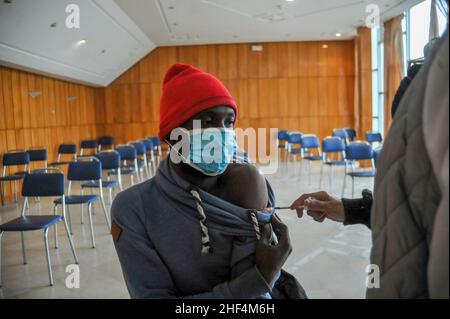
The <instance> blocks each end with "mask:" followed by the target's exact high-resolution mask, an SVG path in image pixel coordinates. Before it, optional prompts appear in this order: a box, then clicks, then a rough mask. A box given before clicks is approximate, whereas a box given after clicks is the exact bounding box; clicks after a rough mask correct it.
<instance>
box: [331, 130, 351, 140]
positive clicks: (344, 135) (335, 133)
mask: <svg viewBox="0 0 450 319" xmlns="http://www.w3.org/2000/svg"><path fill="white" fill-rule="evenodd" d="M332 135H333V136H336V137H339V138H341V139H342V140H343V141H344V142H345V144H348V142H349V136H348V133H347V131H346V130H345V129H341V128H335V129H334V130H333V134H332Z"/></svg>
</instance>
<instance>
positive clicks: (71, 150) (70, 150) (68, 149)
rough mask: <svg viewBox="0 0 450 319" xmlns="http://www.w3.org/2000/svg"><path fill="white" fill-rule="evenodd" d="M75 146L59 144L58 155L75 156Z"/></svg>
mask: <svg viewBox="0 0 450 319" xmlns="http://www.w3.org/2000/svg"><path fill="white" fill-rule="evenodd" d="M76 153H77V145H76V144H61V145H59V148H58V154H76Z"/></svg>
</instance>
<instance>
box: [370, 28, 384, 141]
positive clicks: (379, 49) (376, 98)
mask: <svg viewBox="0 0 450 319" xmlns="http://www.w3.org/2000/svg"><path fill="white" fill-rule="evenodd" d="M383 56H384V45H383V29H382V26H380V27H376V28H373V29H372V131H375V132H380V133H381V134H383V133H384V61H383V60H384V59H383Z"/></svg>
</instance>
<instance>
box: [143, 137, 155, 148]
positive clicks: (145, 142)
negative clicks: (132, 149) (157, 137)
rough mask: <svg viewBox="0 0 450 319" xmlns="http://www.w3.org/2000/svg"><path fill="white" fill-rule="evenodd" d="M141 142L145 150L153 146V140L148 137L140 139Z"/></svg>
mask: <svg viewBox="0 0 450 319" xmlns="http://www.w3.org/2000/svg"><path fill="white" fill-rule="evenodd" d="M142 143H144V145H145V148H146V149H147V151H151V150H152V149H153V147H154V145H153V141H152V140H151V139H149V138H145V139H143V140H142Z"/></svg>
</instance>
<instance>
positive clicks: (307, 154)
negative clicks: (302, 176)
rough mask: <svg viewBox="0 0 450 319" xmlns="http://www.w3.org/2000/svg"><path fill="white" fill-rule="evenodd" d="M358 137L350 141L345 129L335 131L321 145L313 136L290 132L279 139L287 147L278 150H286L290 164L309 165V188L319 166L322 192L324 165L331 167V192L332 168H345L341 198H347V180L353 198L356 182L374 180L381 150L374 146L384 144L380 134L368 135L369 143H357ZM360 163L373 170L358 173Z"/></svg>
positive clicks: (283, 133)
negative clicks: (313, 168) (367, 163)
mask: <svg viewBox="0 0 450 319" xmlns="http://www.w3.org/2000/svg"><path fill="white" fill-rule="evenodd" d="M347 130H348V129H347ZM355 137H356V135H353V136H351V137H349V135H348V133H347V132H346V129H336V130H334V131H333V136H328V137H325V138H324V139H323V140H322V141H320V139H319V138H318V137H317V136H316V135H314V134H302V133H300V132H287V131H280V132H279V136H278V139H279V141H284V144H280V143H279V146H280V147H281V149H285V150H286V152H287V154H288V155H289V160H292V159H293V158H294V159H297V158H298V157H300V159H301V160H306V161H307V162H308V164H309V170H308V181H309V184H311V164H312V162H315V161H316V162H319V163H320V177H319V188H321V187H322V176H323V165H326V166H328V167H329V185H330V188H331V187H332V184H333V181H332V176H333V174H332V170H333V167H336V166H337V167H344V168H345V174H344V182H343V185H342V196H344V192H345V188H346V180H347V179H346V177H347V176H349V177H351V179H352V196H354V189H355V183H354V182H355V178H374V177H375V173H376V166H377V161H378V156H379V154H380V152H381V146H377V147H373V144H372V143H374V142H379V143H381V141H382V139H381V134H379V133H374V132H367V134H366V137H367V141H355V140H354V139H355ZM352 139H353V141H352ZM286 144H287V145H286ZM361 161H370V162H371V169H370V170H367V169H357V168H356V163H358V162H361ZM348 168H350V169H348Z"/></svg>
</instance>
